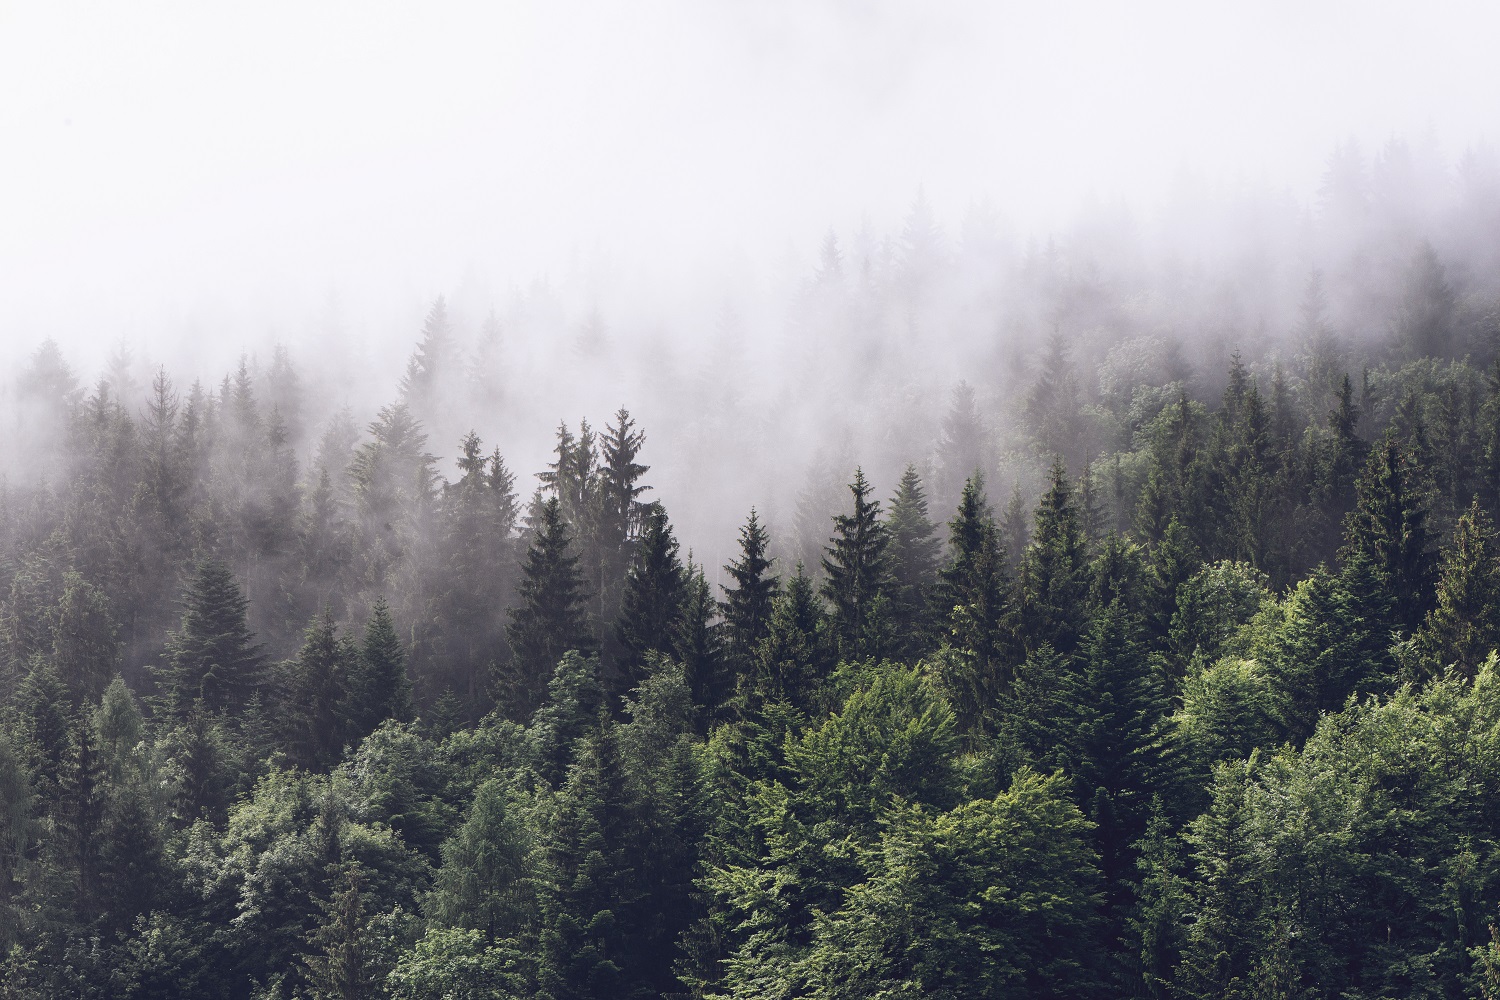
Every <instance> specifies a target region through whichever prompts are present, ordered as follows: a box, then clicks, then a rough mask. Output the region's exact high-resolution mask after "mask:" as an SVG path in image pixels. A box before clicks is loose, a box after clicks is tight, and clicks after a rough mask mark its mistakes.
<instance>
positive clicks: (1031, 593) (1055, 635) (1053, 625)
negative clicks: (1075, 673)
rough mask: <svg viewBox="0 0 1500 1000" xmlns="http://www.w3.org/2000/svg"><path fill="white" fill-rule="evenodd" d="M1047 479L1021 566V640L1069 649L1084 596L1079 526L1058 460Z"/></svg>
mask: <svg viewBox="0 0 1500 1000" xmlns="http://www.w3.org/2000/svg"><path fill="white" fill-rule="evenodd" d="M1050 478H1051V482H1050V484H1049V486H1048V488H1047V492H1046V493H1044V494H1042V499H1041V502H1040V503H1038V504H1037V508H1036V532H1035V536H1034V537H1033V539H1032V542H1031V545H1030V546H1029V547H1028V548H1027V550H1026V558H1025V559H1024V560H1023V562H1022V564H1021V598H1022V602H1023V607H1022V613H1023V615H1024V621H1025V622H1026V633H1027V634H1026V644H1027V648H1028V649H1036V648H1038V647H1039V646H1040V645H1041V644H1042V643H1049V644H1051V645H1052V646H1053V647H1054V648H1055V649H1057V650H1058V651H1059V652H1061V653H1064V654H1067V653H1071V652H1072V651H1073V649H1074V647H1075V646H1076V645H1077V643H1078V634H1079V632H1080V631H1081V629H1082V622H1083V617H1084V602H1085V600H1086V598H1087V595H1088V565H1087V560H1086V553H1085V540H1084V537H1083V526H1082V524H1081V523H1080V520H1079V516H1078V507H1077V505H1076V503H1075V500H1074V495H1073V487H1072V485H1071V484H1070V483H1069V482H1068V473H1067V470H1066V469H1065V468H1064V467H1063V464H1062V459H1060V458H1059V459H1057V460H1056V461H1054V462H1053V463H1052V472H1051V477H1050Z"/></svg>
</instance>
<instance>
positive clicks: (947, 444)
mask: <svg viewBox="0 0 1500 1000" xmlns="http://www.w3.org/2000/svg"><path fill="white" fill-rule="evenodd" d="M987 450H988V443H987V440H986V434H985V431H984V428H983V425H982V424H981V423H980V419H979V408H978V406H977V405H976V403H975V396H974V388H973V387H972V386H970V385H969V383H967V382H959V383H958V385H957V386H955V387H954V389H953V401H952V403H951V404H950V406H949V408H948V413H947V415H946V416H944V417H943V424H942V437H941V438H940V439H939V441H938V468H939V470H940V475H941V478H940V480H939V483H938V490H937V497H936V499H937V501H938V503H940V504H941V505H942V506H943V507H945V508H946V507H951V506H952V505H954V504H956V503H957V502H958V495H959V493H960V492H961V491H962V490H963V484H964V482H965V480H967V479H968V478H969V477H970V476H972V475H974V473H975V472H980V471H983V470H984V468H985V467H986V466H987V465H988V461H987V454H986V452H987Z"/></svg>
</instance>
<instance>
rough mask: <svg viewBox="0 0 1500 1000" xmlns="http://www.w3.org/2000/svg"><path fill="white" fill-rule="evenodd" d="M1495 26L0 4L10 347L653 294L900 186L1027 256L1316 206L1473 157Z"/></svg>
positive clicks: (1469, 9)
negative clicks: (404, 301) (1130, 228)
mask: <svg viewBox="0 0 1500 1000" xmlns="http://www.w3.org/2000/svg"><path fill="white" fill-rule="evenodd" d="M1497 9H1500V8H1497V5H1495V4H1493V3H1481V2H1475V3H1448V4H1437V3H1422V4H1415V3H1384V2H1372V0H1363V2H1337V3H1320V2H1307V0H1301V2H1287V3H1264V2H1260V3H1238V4H1228V3H1203V2H1194V3H1170V4H1168V3H1149V2H1132V3H1124V2H1107V3H1106V2H1100V3H1055V2H1048V3H1036V2H1028V3H1001V2H993V3H972V4H970V3H942V2H922V3H915V2H914V3H903V4H896V3H880V2H874V3H872V2H826V3H819V2H807V0H801V2H765V0H758V2H750V0H746V2H724V3H713V2H706V0H698V2H684V3H664V2H654V0H645V2H643V0H632V2H628V3H587V4H572V3H561V2H556V0H553V2H545V3H535V4H529V3H511V2H488V3H478V2H475V3H468V4H441V3H432V2H423V3H414V2H413V3H403V4H388V3H379V2H372V0H360V2H357V3H335V2H306V0H302V2H297V3H273V2H266V0H260V2H256V3H235V4H230V3H227V2H204V0H197V2H191V3H170V4H168V3H150V2H143V0H133V2H130V3H97V4H78V3H68V2H58V0H32V2H12V0H0V136H3V143H0V338H3V339H4V341H5V342H6V343H7V344H9V345H12V346H14V345H16V344H18V343H21V344H25V345H27V346H30V345H33V344H35V343H36V342H37V341H38V340H39V339H40V338H41V337H43V336H46V335H54V336H57V337H58V338H59V339H60V340H62V341H64V343H65V344H68V343H71V344H74V345H81V344H82V343H85V342H91V343H107V342H108V341H109V340H112V339H114V338H117V337H119V336H121V335H124V334H129V335H131V336H134V337H140V338H144V339H146V340H147V341H148V342H150V341H151V340H152V337H153V331H159V330H161V329H164V328H168V327H170V326H171V324H172V322H178V323H179V324H180V322H181V320H182V317H183V316H184V315H187V314H191V313H192V312H193V311H194V310H203V309H205V308H206V309H209V310H210V311H215V310H216V311H218V312H221V313H224V314H234V315H238V316H242V317H245V318H246V319H245V322H246V323H247V324H249V325H251V326H253V325H255V324H266V325H270V326H274V325H276V324H278V323H281V324H289V323H292V320H291V319H290V317H291V316H292V315H293V314H294V313H296V312H297V311H299V310H300V311H303V312H305V311H306V310H307V309H308V305H307V303H309V302H317V301H319V300H320V298H321V297H323V296H326V295H327V293H328V291H329V290H330V289H338V290H339V293H340V295H341V297H342V298H343V299H345V300H348V299H351V298H353V299H355V300H362V301H365V302H366V303H368V304H371V305H373V306H374V307H376V308H379V307H380V306H381V305H382V303H381V302H380V301H378V300H379V299H380V297H381V296H394V297H401V296H405V297H408V298H411V299H412V300H415V301H421V300H425V299H426V298H429V297H430V296H431V295H433V294H436V293H438V292H441V291H444V290H446V289H450V288H451V287H452V286H453V285H455V284H456V283H457V282H458V281H459V280H460V279H461V278H462V276H463V275H464V274H465V273H466V272H467V273H471V274H478V275H480V276H481V277H482V279H483V280H484V281H485V282H487V283H491V284H494V285H496V286H500V287H503V286H504V285H505V284H506V283H508V282H518V283H522V284H524V283H526V282H527V281H529V280H530V279H531V278H532V277H533V276H535V275H537V274H541V273H557V272H558V271H559V270H562V269H566V268H567V267H569V266H575V263H574V262H577V261H578V260H580V259H582V260H588V261H593V260H597V259H599V258H604V259H609V260H615V261H623V262H625V264H624V265H622V266H628V267H634V266H637V265H638V263H639V262H641V261H652V262H653V263H652V265H651V267H652V269H653V270H654V271H655V272H656V275H657V277H658V278H659V279H661V281H662V283H661V286H660V287H662V288H665V289H671V288H672V285H673V282H681V283H683V284H684V285H685V284H691V283H693V282H696V281H699V280H701V279H703V278H704V277H705V275H711V274H712V271H713V268H714V267H716V266H719V263H721V262H722V261H725V260H730V259H741V260H743V259H749V260H754V261H757V262H762V263H765V262H768V261H769V259H770V258H771V257H773V256H775V255H776V254H782V253H784V252H785V247H786V246H788V245H789V244H790V245H795V246H799V247H802V248H804V249H805V251H806V252H807V253H808V254H809V255H811V253H812V252H813V250H814V248H815V247H816V244H817V241H818V239H819V237H820V236H821V234H822V232H823V231H824V230H825V229H826V228H827V227H829V226H830V225H833V226H835V227H838V228H839V229H841V230H842V231H846V232H847V231H848V230H850V229H852V228H853V227H854V226H855V225H857V224H858V221H859V220H860V218H861V217H862V215H864V214H866V213H868V214H869V216H870V217H871V219H872V221H873V224H874V225H875V226H876V227H877V228H884V227H889V226H894V225H896V224H897V223H898V221H899V218H900V216H901V214H902V212H903V211H904V209H905V207H906V206H907V205H908V204H909V203H910V201H911V199H912V197H913V195H914V194H915V192H916V190H917V188H918V186H919V185H922V186H924V187H925V190H926V192H927V194H928V196H929V198H930V200H931V201H932V202H933V204H934V207H935V209H936V210H937V212H938V214H939V216H940V218H942V219H943V220H944V221H945V222H946V223H948V224H949V225H950V226H956V225H957V223H958V222H959V220H960V219H961V217H962V215H963V212H964V210H965V208H966V206H967V205H969V204H970V203H971V202H973V201H976V200H981V199H985V198H988V199H990V200H992V201H993V202H994V203H995V205H996V206H998V207H999V208H1000V209H1001V210H1002V212H1004V213H1005V214H1006V215H1007V216H1008V217H1009V218H1010V219H1012V220H1013V221H1014V223H1015V224H1016V225H1017V226H1018V227H1019V228H1020V229H1021V231H1022V232H1023V234H1024V233H1027V232H1038V231H1040V232H1045V230H1046V229H1047V227H1048V226H1050V225H1055V224H1058V223H1059V222H1061V221H1065V219H1066V216H1067V214H1068V212H1069V211H1070V210H1071V209H1072V208H1073V207H1074V206H1076V205H1077V204H1079V203H1080V202H1081V201H1082V200H1083V199H1084V198H1085V197H1088V196H1090V195H1093V196H1097V197H1102V198H1114V197H1123V198H1124V199H1125V200H1127V201H1128V202H1129V203H1130V204H1132V205H1134V206H1136V207H1138V208H1140V209H1142V210H1148V211H1149V209H1150V206H1151V205H1152V204H1153V203H1155V202H1156V201H1159V200H1160V199H1161V198H1162V197H1163V196H1164V194H1165V192H1166V191H1167V190H1168V189H1169V187H1170V186H1171V184H1172V183H1173V182H1174V178H1177V177H1179V176H1181V175H1182V173H1183V171H1184V170H1188V171H1191V172H1193V173H1196V174H1197V175H1199V176H1202V177H1205V178H1208V179H1209V180H1210V182H1211V183H1213V184H1222V185H1229V186H1233V185H1236V184H1247V183H1248V184H1260V183H1271V184H1275V185H1285V186H1286V187H1287V188H1288V189H1289V190H1291V191H1292V193H1293V194H1294V195H1295V196H1296V197H1299V198H1305V197H1307V196H1309V195H1310V194H1311V191H1312V189H1313V188H1314V186H1315V184H1316V180H1317V176H1318V174H1319V173H1320V172H1321V170H1322V166H1323V163H1324V160H1325V159H1326V156H1327V154H1328V152H1329V149H1330V147H1331V145H1332V143H1333V141H1334V140H1335V139H1338V138H1341V137H1347V136H1355V137H1358V138H1360V139H1361V140H1362V141H1363V142H1364V143H1365V145H1366V148H1372V147H1374V146H1378V145H1379V143H1380V142H1381V141H1383V140H1384V139H1385V138H1386V137H1387V136H1389V135H1391V134H1393V133H1398V134H1403V135H1406V136H1410V137H1417V136H1420V135H1422V134H1423V133H1426V132H1427V131H1429V130H1430V131H1431V132H1432V133H1433V134H1435V135H1436V136H1437V137H1438V140H1439V141H1440V142H1441V143H1442V145H1443V146H1444V149H1445V150H1446V151H1447V152H1448V153H1449V154H1450V155H1456V154H1457V153H1458V152H1460V151H1461V150H1462V148H1463V147H1464V146H1466V145H1469V144H1471V143H1474V142H1478V141H1493V140H1494V139H1495V137H1496V130H1497V126H1500V59H1497V58H1496V54H1495V45H1494V43H1495V39H1496V38H1497V37H1500V14H1497V13H1496V11H1497ZM736 255H738V256H736ZM394 300H395V299H394V298H392V301H394ZM205 304H206V305H205ZM293 333H295V327H293ZM225 335H226V336H235V335H238V336H251V335H256V334H255V332H254V331H253V330H252V331H249V332H247V331H246V330H245V329H240V330H238V331H236V332H235V333H233V334H225ZM161 336H162V335H161V334H157V335H156V341H157V342H158V343H160V342H161V340H160V337H161Z"/></svg>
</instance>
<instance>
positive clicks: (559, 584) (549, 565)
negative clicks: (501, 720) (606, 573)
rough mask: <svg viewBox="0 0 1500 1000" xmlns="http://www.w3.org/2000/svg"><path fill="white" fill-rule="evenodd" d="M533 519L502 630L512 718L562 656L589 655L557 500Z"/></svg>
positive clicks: (522, 714) (526, 707) (574, 565)
mask: <svg viewBox="0 0 1500 1000" xmlns="http://www.w3.org/2000/svg"><path fill="white" fill-rule="evenodd" d="M538 518H539V521H538V523H537V524H536V525H535V526H534V528H533V532H534V534H533V537H532V542H531V548H530V549H529V550H528V551H527V553H526V561H525V563H524V564H523V565H522V577H521V584H520V586H519V588H517V591H518V594H517V596H518V597H519V598H520V603H519V604H518V605H517V606H516V607H514V608H512V609H511V610H510V624H509V625H507V626H506V629H505V632H506V636H507V638H508V639H509V640H510V648H511V657H512V661H511V672H510V676H509V678H508V679H507V680H508V690H505V691H502V692H501V701H502V703H503V704H505V705H506V706H507V708H508V709H509V712H510V714H511V715H512V717H513V718H526V717H528V716H530V715H531V713H532V711H534V710H535V708H536V705H537V704H538V703H539V702H540V700H541V694H542V692H543V690H544V689H545V685H546V681H547V678H549V677H551V676H552V670H553V668H554V667H556V665H557V662H558V660H560V659H561V658H562V655H563V653H565V652H567V651H568V650H577V651H579V652H582V653H585V654H587V653H590V652H593V650H594V637H593V636H592V635H591V634H590V632H589V630H588V625H587V621H586V619H585V618H584V610H583V605H584V587H583V580H582V578H581V576H580V575H579V572H578V556H576V555H574V554H572V553H571V552H570V551H569V549H570V546H571V542H572V538H571V536H570V535H569V533H568V527H567V523H566V522H565V521H564V520H563V515H562V503H561V502H560V501H559V500H558V499H557V497H551V498H549V499H548V500H546V501H544V502H543V503H542V504H541V505H540V508H539V510H538Z"/></svg>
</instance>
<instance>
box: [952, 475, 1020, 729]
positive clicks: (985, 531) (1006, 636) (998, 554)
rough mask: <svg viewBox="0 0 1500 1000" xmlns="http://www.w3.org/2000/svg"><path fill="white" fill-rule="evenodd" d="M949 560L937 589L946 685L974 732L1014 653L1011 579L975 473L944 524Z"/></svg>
mask: <svg viewBox="0 0 1500 1000" xmlns="http://www.w3.org/2000/svg"><path fill="white" fill-rule="evenodd" d="M948 551H949V561H948V564H947V566H945V567H944V568H943V570H942V573H941V577H940V581H939V583H938V586H937V588H936V591H935V598H934V601H935V603H937V604H938V608H937V610H939V612H940V613H941V616H942V619H943V621H944V624H945V626H946V629H947V636H946V642H945V645H948V646H951V647H952V649H953V650H954V651H955V656H954V657H950V658H949V659H948V660H947V661H945V662H947V663H948V665H949V669H947V670H946V671H945V672H944V677H945V681H944V683H945V686H946V687H947V689H948V691H949V693H950V697H952V698H953V699H954V707H955V709H956V710H957V712H958V715H959V718H960V722H961V723H962V724H963V725H964V727H965V728H966V729H970V730H977V729H978V728H979V726H980V724H981V720H982V719H984V718H985V717H986V716H987V715H988V714H989V713H990V711H991V710H992V709H993V707H994V705H995V702H996V699H997V698H998V697H999V696H1000V695H1001V693H1002V692H1003V691H1004V690H1005V688H1006V686H1007V684H1008V683H1009V680H1010V677H1009V670H1010V668H1011V667H1012V666H1013V663H1011V662H1009V661H1010V659H1011V656H1012V654H1013V650H1012V649H1011V645H1012V642H1011V640H1012V632H1011V616H1012V608H1011V601H1010V581H1009V579H1007V576H1006V572H1005V554H1004V551H1003V550H1002V549H1001V546H1000V538H999V531H998V530H997V528H996V526H995V521H994V518H993V516H992V515H991V514H990V509H989V504H988V503H987V502H986V500H985V497H984V481H983V479H982V478H981V477H980V476H978V475H975V476H974V477H972V478H971V479H970V480H969V481H968V482H967V483H966V484H965V485H964V491H963V496H962V498H961V499H960V500H959V504H958V511H957V512H956V513H955V514H954V515H953V520H952V521H950V522H949V523H948Z"/></svg>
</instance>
